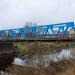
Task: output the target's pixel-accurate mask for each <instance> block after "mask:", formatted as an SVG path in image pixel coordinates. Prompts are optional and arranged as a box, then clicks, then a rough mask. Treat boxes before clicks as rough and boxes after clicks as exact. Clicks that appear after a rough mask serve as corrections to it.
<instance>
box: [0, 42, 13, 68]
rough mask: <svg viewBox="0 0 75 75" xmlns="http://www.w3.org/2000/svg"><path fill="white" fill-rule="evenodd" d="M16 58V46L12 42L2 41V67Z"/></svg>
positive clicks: (0, 43)
mask: <svg viewBox="0 0 75 75" xmlns="http://www.w3.org/2000/svg"><path fill="white" fill-rule="evenodd" d="M13 60H14V46H13V43H12V42H10V43H8V42H0V69H2V68H4V67H7V66H8V65H10V64H11V63H12V62H13Z"/></svg>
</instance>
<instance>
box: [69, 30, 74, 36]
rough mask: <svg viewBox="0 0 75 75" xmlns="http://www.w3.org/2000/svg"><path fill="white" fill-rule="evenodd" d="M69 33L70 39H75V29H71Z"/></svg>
mask: <svg viewBox="0 0 75 75" xmlns="http://www.w3.org/2000/svg"><path fill="white" fill-rule="evenodd" d="M68 33H69V37H74V36H75V32H74V30H73V29H69V30H68Z"/></svg>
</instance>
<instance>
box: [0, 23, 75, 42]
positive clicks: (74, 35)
mask: <svg viewBox="0 0 75 75" xmlns="http://www.w3.org/2000/svg"><path fill="white" fill-rule="evenodd" d="M35 40H37V41H74V40H75V26H74V22H66V23H59V24H49V25H40V26H29V27H24V28H17V29H8V30H0V42H5V41H6V42H22V41H23V42H24V41H30V42H31V41H35Z"/></svg>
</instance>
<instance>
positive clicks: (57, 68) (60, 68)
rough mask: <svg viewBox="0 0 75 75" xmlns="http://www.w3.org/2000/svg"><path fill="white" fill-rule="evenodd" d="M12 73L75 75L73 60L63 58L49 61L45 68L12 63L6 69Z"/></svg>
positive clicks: (26, 74)
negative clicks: (53, 61) (52, 61)
mask: <svg viewBox="0 0 75 75" xmlns="http://www.w3.org/2000/svg"><path fill="white" fill-rule="evenodd" d="M6 71H7V72H9V73H11V74H13V75H75V61H73V60H70V61H67V60H64V61H60V62H57V63H51V64H50V65H49V66H48V67H47V68H43V67H40V66H39V68H38V69H37V68H32V67H25V66H17V65H12V66H11V67H9V68H7V69H6Z"/></svg>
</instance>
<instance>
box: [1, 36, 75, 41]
mask: <svg viewBox="0 0 75 75" xmlns="http://www.w3.org/2000/svg"><path fill="white" fill-rule="evenodd" d="M35 41H38V42H56V41H62V42H75V38H71V37H69V38H66V37H65V38H43V39H42V38H32V39H8V40H7V39H3V40H2V39H0V42H35Z"/></svg>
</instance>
